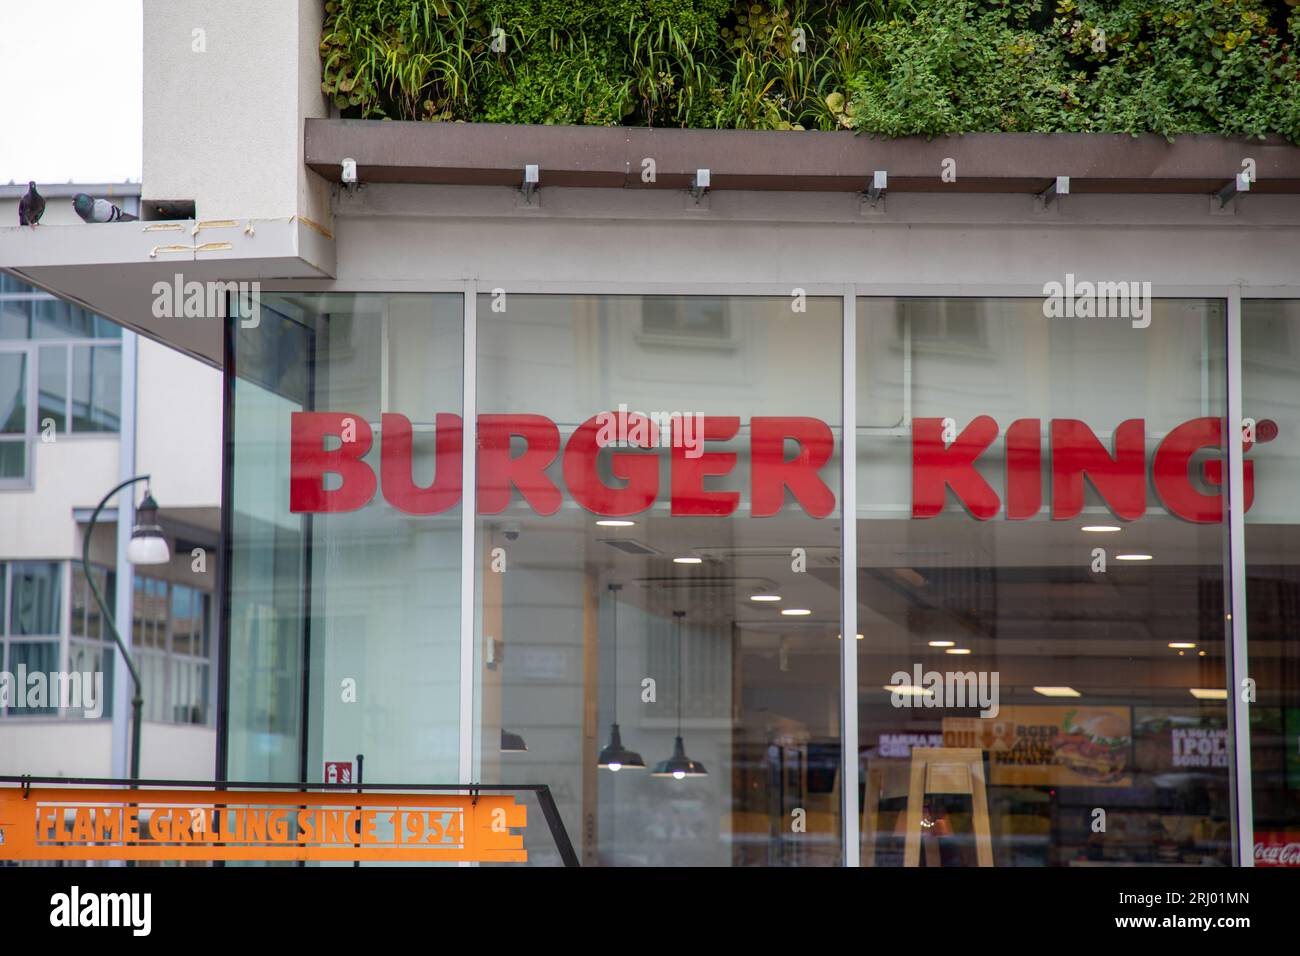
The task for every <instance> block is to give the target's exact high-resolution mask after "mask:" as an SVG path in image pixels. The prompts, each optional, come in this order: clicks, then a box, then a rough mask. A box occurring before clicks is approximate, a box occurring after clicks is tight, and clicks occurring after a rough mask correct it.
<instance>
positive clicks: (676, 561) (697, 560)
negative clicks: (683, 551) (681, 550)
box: [673, 558, 704, 564]
mask: <svg viewBox="0 0 1300 956" xmlns="http://www.w3.org/2000/svg"><path fill="white" fill-rule="evenodd" d="M703 563H704V559H703V558H673V564H703Z"/></svg>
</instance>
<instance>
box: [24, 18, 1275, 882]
mask: <svg viewBox="0 0 1300 956" xmlns="http://www.w3.org/2000/svg"><path fill="white" fill-rule="evenodd" d="M286 6H288V7H292V10H291V11H286V10H285V9H277V10H275V11H271V10H266V11H261V12H259V13H258V14H257V15H256V16H251V17H245V18H244V19H242V20H237V19H236V17H235V14H234V13H233V12H232V13H230V14H209V16H208V20H209V21H210V22H212V23H213V24H214V25H213V26H209V28H208V29H209V34H210V35H212V33H213V31H214V30H215V29H217V28H218V27H219V28H220V29H224V30H228V31H231V33H232V34H233V35H237V36H238V37H239V38H240V41H241V43H242V44H243V46H242V47H241V49H242V50H243V51H244V52H243V57H242V58H241V60H240V63H241V64H246V63H254V64H258V66H257V67H255V69H257V70H265V71H266V72H265V75H262V74H260V73H259V75H258V77H257V79H258V82H256V83H247V82H242V81H241V82H240V83H238V84H230V83H223V82H221V80H222V78H223V76H224V75H225V74H223V72H222V71H223V70H225V71H229V70H231V69H233V67H232V66H231V65H230V64H229V63H228V62H225V61H222V60H220V59H218V58H208V59H204V60H202V61H198V63H197V65H195V63H194V62H191V61H188V60H184V54H182V53H181V52H179V51H180V50H181V49H182V47H181V46H180V44H181V43H182V39H183V36H184V35H186V34H185V31H186V30H188V24H189V23H190V20H189V19H187V17H192V16H194V15H195V11H194V9H193V5H192V4H186V3H180V4H176V5H173V6H169V7H168V8H167V9H166V10H162V9H159V8H157V7H151V8H147V9H146V58H147V59H149V60H150V62H152V63H154V64H156V69H155V70H154V71H153V72H152V73H151V74H149V75H148V77H147V80H146V93H145V98H146V111H145V123H146V131H145V142H146V155H145V163H146V170H145V183H144V196H145V200H146V203H145V206H146V212H147V211H148V209H149V208H150V203H151V202H153V203H155V204H163V203H176V202H184V203H192V204H193V207H194V220H193V221H186V222H185V223H183V224H182V225H180V226H176V225H175V224H174V223H171V222H169V221H168V220H163V219H156V218H150V217H149V216H148V215H146V221H145V222H143V223H138V224H121V225H113V226H109V227H104V228H103V229H102V230H97V231H96V232H94V234H91V233H89V232H87V231H86V230H80V229H77V228H76V227H67V228H65V229H64V230H63V231H58V230H56V229H55V228H54V227H51V228H50V229H48V230H41V233H42V234H40V235H38V236H36V237H23V238H22V239H21V240H20V239H19V238H18V237H17V235H16V234H15V233H13V231H12V230H8V231H6V232H5V233H0V265H4V266H5V267H6V268H8V269H10V270H12V271H13V272H14V273H16V274H18V275H21V276H25V277H27V278H29V279H30V280H31V281H33V282H37V283H39V284H42V285H43V286H45V287H47V288H54V289H58V290H60V291H62V292H63V293H64V294H67V295H70V296H73V297H75V298H78V299H80V300H83V301H87V302H93V303H95V305H96V307H97V308H100V309H102V310H103V312H104V313H105V314H107V315H110V316H111V317H113V318H115V319H118V320H119V321H122V322H124V323H125V324H127V325H129V326H131V327H132V328H135V329H137V330H138V331H140V332H141V333H142V334H144V335H148V336H151V337H153V338H156V339H158V340H161V341H163V342H166V343H168V344H170V345H171V346H173V347H174V348H176V349H178V350H181V351H184V352H187V353H188V354H190V355H193V356H195V357H199V358H201V359H203V360H205V361H207V362H208V363H209V364H211V365H213V366H214V367H218V368H220V369H221V370H222V373H223V377H222V383H223V403H224V414H223V452H222V456H221V466H220V474H221V476H222V481H223V483H224V488H223V495H222V500H223V501H224V505H225V507H224V521H225V533H224V536H223V538H224V541H225V542H226V548H225V551H224V553H223V567H222V586H221V588H220V591H219V596H218V598H217V603H218V605H219V614H220V619H221V631H222V633H223V634H224V635H225V636H226V641H225V643H224V644H223V646H222V659H221V663H220V666H219V667H218V668H217V670H218V672H219V688H218V690H217V693H216V701H217V707H218V716H217V719H216V728H217V737H218V740H217V752H216V773H217V775H218V776H220V777H224V778H225V779H233V780H249V781H273V782H281V783H288V784H292V783H296V782H308V783H310V782H322V781H324V780H327V779H340V778H339V777H338V776H337V775H338V774H339V772H340V770H339V768H340V765H346V766H347V767H348V768H349V769H351V770H352V771H353V772H355V770H356V764H355V759H356V757H357V756H358V755H360V756H363V757H364V777H365V780H366V781H369V782H382V783H444V784H447V783H466V784H468V783H471V782H479V783H494V784H495V783H505V784H546V785H548V786H549V787H550V788H551V789H552V791H553V792H554V794H555V796H556V799H557V802H558V804H559V808H560V812H561V817H562V819H563V821H564V824H565V827H566V829H567V831H568V833H569V834H570V836H571V837H572V839H573V840H574V842H575V845H577V847H578V848H579V853H580V855H581V858H582V860H583V862H584V863H587V864H593V865H647V864H649V865H671V866H679V865H682V866H684V865H722V866H733V865H734V866H749V865H848V866H857V865H873V866H889V865H900V864H916V863H919V862H922V861H924V862H925V864H926V865H961V864H970V865H975V864H980V863H989V862H991V863H992V864H993V865H996V866H1081V865H1082V866H1088V865H1122V864H1140V863H1163V864H1186V865H1252V864H1253V863H1255V862H1256V861H1257V860H1258V861H1259V862H1260V863H1261V864H1264V865H1270V864H1274V863H1281V862H1285V861H1287V860H1289V859H1290V858H1291V856H1292V855H1293V854H1292V853H1291V851H1289V850H1287V849H1286V847H1288V846H1291V845H1293V844H1295V843H1300V836H1297V834H1300V796H1297V790H1298V788H1300V684H1298V683H1297V681H1298V679H1300V678H1298V672H1297V666H1298V664H1300V648H1298V647H1297V643H1296V640H1297V638H1296V624H1297V621H1296V615H1297V613H1300V612H1298V610H1297V608H1298V607H1300V605H1298V604H1297V601H1296V594H1297V593H1300V592H1298V591H1297V587H1298V585H1300V550H1297V539H1296V534H1295V531H1294V529H1295V527H1296V525H1297V519H1298V515H1297V511H1296V506H1295V504H1294V495H1292V494H1291V488H1292V487H1293V478H1292V475H1293V474H1294V472H1295V468H1296V465H1297V462H1296V461H1295V458H1296V453H1295V450H1294V449H1295V447H1296V443H1297V440H1298V439H1300V433H1297V429H1296V415H1295V409H1296V408H1297V406H1300V391H1297V376H1296V374H1295V372H1296V370H1297V367H1298V365H1300V305H1298V304H1297V303H1300V284H1297V282H1296V279H1295V263H1296V249H1297V239H1298V238H1300V199H1298V198H1297V195H1296V193H1297V190H1298V189H1300V159H1298V158H1297V156H1296V150H1295V149H1294V148H1293V147H1290V146H1288V145H1285V144H1282V143H1278V142H1272V141H1268V142H1264V143H1243V142H1235V141H1229V140H1222V139H1218V138H1214V137H1188V138H1185V139H1181V140H1179V141H1178V142H1176V143H1173V144H1168V143H1165V142H1164V141H1162V140H1158V139H1150V138H1138V139H1132V140H1130V139H1125V138H1112V137H1092V136H1032V135H1026V136H1018V135H1015V136H1013V135H994V136H968V137H962V138H954V139H952V140H936V141H933V142H913V141H888V142H886V141H872V140H869V139H866V138H858V137H854V136H852V135H851V134H830V133H827V134H817V133H800V134H798V136H797V137H795V138H790V137H788V136H786V135H784V134H766V133H740V132H701V131H677V130H671V131H665V130H622V129H565V128H544V129H543V128H529V127H493V126H479V127H473V126H466V125H459V124H457V125H451V124H445V125H439V124H402V123H367V122H357V121H346V120H338V119H331V118H330V117H329V116H328V110H327V108H326V106H325V104H324V102H323V101H322V100H321V98H320V96H319V94H317V93H316V89H317V87H318V82H319V60H318V57H317V51H316V47H315V34H316V32H317V31H318V28H319V12H318V10H317V9H316V5H314V4H312V3H309V2H303V3H300V4H296V5H286ZM214 18H215V19H214ZM227 20H228V21H229V22H227ZM286 49H296V50H297V51H298V62H297V70H296V71H295V70H294V69H288V68H286V67H285V63H284V62H283V57H282V54H283V51H284V50H286ZM151 50H156V51H157V55H156V56H152V57H151ZM261 54H265V55H261ZM183 60H184V62H182V61H183ZM271 63H275V64H276V68H275V69H271V67H269V66H266V64H271ZM216 90H220V91H222V92H221V96H222V97H223V98H225V97H232V96H233V97H235V98H236V100H238V102H235V103H231V102H229V101H227V100H226V99H223V101H222V102H221V103H220V104H219V106H218V104H217V103H215V102H212V103H209V102H208V100H209V99H213V98H215V97H216V96H217V94H216V93H215V92H214V91H216ZM191 94H192V101H190V102H189V108H188V109H187V110H179V109H176V108H174V107H175V106H176V105H177V104H178V103H180V102H181V100H182V98H184V97H187V96H191ZM205 98H206V99H205ZM245 100H246V101H245ZM270 103H274V104H275V109H270V108H268V104H270ZM241 106H243V107H246V108H241ZM179 124H190V125H187V126H186V130H185V132H186V135H188V136H190V137H191V140H192V149H191V151H190V152H189V153H187V155H186V158H185V161H184V162H182V161H181V159H180V158H179V157H177V156H175V155H173V154H172V153H171V152H169V151H168V150H166V149H164V148H162V147H161V146H157V145H155V146H153V147H151V145H150V144H161V143H166V142H172V141H175V139H176V134H177V133H178V126H179ZM235 141H256V142H257V143H259V144H261V145H262V146H263V147H264V149H262V151H261V152H260V153H259V155H260V156H261V158H262V164H261V168H260V169H259V176H258V177H257V181H256V182H255V183H251V184H247V185H246V186H241V184H240V183H239V182H238V181H237V180H236V179H233V178H232V177H231V175H230V173H229V170H228V169H227V168H225V167H224V166H223V165H222V164H224V163H227V162H228V160H229V151H228V150H226V149H223V148H222V147H223V145H224V144H228V143H230V142H235ZM647 158H650V159H654V160H655V163H654V166H655V168H656V170H657V174H656V176H655V178H653V179H652V180H646V179H645V178H644V177H643V176H642V175H641V173H642V170H644V169H645V168H647V167H646V166H645V164H644V160H645V159H647ZM1246 160H1249V161H1250V162H1249V165H1247V164H1246ZM949 163H951V164H953V168H955V169H956V171H957V175H956V179H955V181H953V180H949V179H947V178H945V177H944V175H943V171H944V170H945V169H947V168H949ZM351 165H355V167H356V169H357V179H358V180H359V182H358V183H357V184H344V183H343V182H342V179H343V176H342V173H343V170H344V169H345V168H348V167H349V166H351ZM529 167H536V169H535V172H536V173H537V177H536V180H535V182H536V186H537V188H534V187H533V186H532V185H531V182H533V178H532V176H531V173H530V170H529ZM1244 168H1249V169H1251V170H1253V173H1252V176H1253V178H1249V177H1248V180H1247V182H1246V183H1245V185H1246V187H1248V188H1246V189H1242V190H1240V192H1239V194H1238V195H1235V196H1234V195H1230V192H1231V190H1228V191H1227V192H1225V187H1227V186H1228V184H1230V183H1232V184H1236V185H1237V186H1241V185H1242V183H1241V180H1240V179H1239V178H1238V173H1239V172H1240V171H1241V170H1242V169H1244ZM704 170H707V171H708V172H709V174H710V175H709V177H708V182H709V184H710V185H709V188H708V189H707V191H706V190H705V189H703V188H699V187H700V184H701V183H702V182H703V181H704V178H703V177H702V176H701V171H704ZM876 170H879V171H881V172H884V173H886V174H887V175H886V176H885V177H883V178H882V179H876V178H875V176H874V175H873V174H874V172H875V171H876ZM1058 176H1064V177H1069V178H1070V182H1071V189H1070V192H1069V193H1068V194H1065V193H1063V192H1061V191H1059V190H1058V191H1057V192H1056V193H1055V194H1053V193H1051V192H1050V191H1049V188H1050V187H1051V186H1052V184H1053V183H1055V182H1056V177H1058ZM882 186H883V193H882V192H880V191H879V188H878V187H882ZM864 194H865V195H864ZM174 279H175V281H177V282H179V283H181V285H182V287H183V288H185V287H188V283H189V282H195V283H198V284H199V286H198V287H197V288H198V289H199V290H200V291H203V292H205V293H206V291H207V290H208V289H209V288H211V284H213V283H223V282H239V281H242V282H247V283H250V284H251V283H254V282H255V283H257V286H256V288H255V289H254V288H253V287H252V286H251V285H250V287H249V289H248V290H247V294H246V295H245V294H244V291H245V290H238V289H234V290H232V289H229V288H223V289H222V290H219V291H221V292H222V294H228V295H230V296H231V297H232V298H247V299H248V300H249V301H247V302H245V303H244V304H242V305H240V306H239V307H238V308H235V307H232V306H231V305H229V304H225V305H222V307H221V308H220V309H213V308H211V307H209V306H208V305H205V304H202V303H201V302H200V299H202V297H200V299H196V300H195V307H194V309H193V311H192V312H190V313H189V314H177V313H178V312H179V311H183V310H172V311H170V312H168V311H166V310H158V311H155V310H152V309H151V308H150V307H149V303H150V302H151V301H152V300H153V297H154V296H156V295H157V294H158V293H157V292H156V291H155V290H156V289H157V288H159V286H158V283H162V287H163V288H164V289H165V288H167V287H168V286H169V284H172V283H173V281H174ZM187 295H188V294H187ZM254 297H255V300H254ZM203 301H204V302H206V299H204V300H203ZM220 301H221V302H225V300H220ZM471 452H472V453H471ZM162 497H163V496H162V493H161V490H160V493H159V499H160V500H162ZM949 749H952V750H958V751H961V753H960V754H958V755H956V756H953V755H948V757H947V758H945V759H947V760H948V761H949V763H948V764H944V765H943V767H942V768H941V769H939V770H937V771H936V770H934V769H933V768H931V769H927V767H928V766H929V761H930V760H931V758H932V757H934V756H935V755H934V754H933V753H931V752H933V751H936V750H942V751H947V750H949ZM972 752H973V753H974V754H975V755H976V756H975V757H973V758H972V757H971V756H970V754H971V753H972ZM602 754H604V756H603V757H602ZM611 754H613V755H614V758H616V759H611ZM963 760H964V761H967V762H966V763H962V762H961V761H963ZM615 764H617V765H618V766H617V767H615ZM914 781H915V783H914ZM530 813H534V816H533V817H532V818H531V820H530V825H529V827H528V829H527V832H526V835H525V839H526V844H527V846H528V849H529V852H530V861H531V862H532V863H533V864H535V865H547V864H553V863H555V862H557V860H558V853H557V851H556V848H555V846H554V843H553V842H552V841H551V837H550V834H549V833H548V831H547V829H546V828H545V826H543V825H542V822H541V820H540V815H537V814H535V811H534V810H533V808H531V807H530ZM909 844H911V845H912V849H909Z"/></svg>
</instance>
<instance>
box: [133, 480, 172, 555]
mask: <svg viewBox="0 0 1300 956" xmlns="http://www.w3.org/2000/svg"><path fill="white" fill-rule="evenodd" d="M126 559H127V560H128V561H130V562H131V563H132V564H166V563H167V562H168V561H170V560H171V559H172V554H171V549H170V548H168V547H167V539H166V538H164V537H163V533H162V528H161V527H159V525H158V502H156V501H154V500H153V495H151V494H149V492H147V491H146V492H145V493H144V500H142V501H141V502H140V505H139V507H137V508H136V510H135V527H134V528H132V529H131V543H130V544H128V545H127V546H126Z"/></svg>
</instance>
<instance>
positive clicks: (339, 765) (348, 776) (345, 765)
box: [325, 760, 352, 783]
mask: <svg viewBox="0 0 1300 956" xmlns="http://www.w3.org/2000/svg"><path fill="white" fill-rule="evenodd" d="M325 782H326V783H351V782H352V761H351V760H326V761H325Z"/></svg>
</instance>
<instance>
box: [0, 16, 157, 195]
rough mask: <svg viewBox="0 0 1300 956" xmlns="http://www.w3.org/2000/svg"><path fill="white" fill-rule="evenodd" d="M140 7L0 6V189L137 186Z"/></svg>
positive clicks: (138, 162)
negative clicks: (16, 186) (38, 185)
mask: <svg viewBox="0 0 1300 956" xmlns="http://www.w3.org/2000/svg"><path fill="white" fill-rule="evenodd" d="M143 30H144V26H143V19H142V0H0V90H4V96H3V98H2V99H0V183H8V182H9V181H10V180H12V181H14V182H18V183H25V182H27V180H29V179H34V180H36V181H37V183H49V182H54V183H60V182H67V181H68V180H73V181H75V182H87V183H88V182H124V181H125V180H127V179H132V180H135V181H136V182H139V180H140V173H141V137H142V133H141V129H142V122H143V107H142V103H141V98H142V96H143V86H142V80H141V71H142V65H143V64H142V60H143V53H142V49H141V47H142V34H143Z"/></svg>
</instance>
